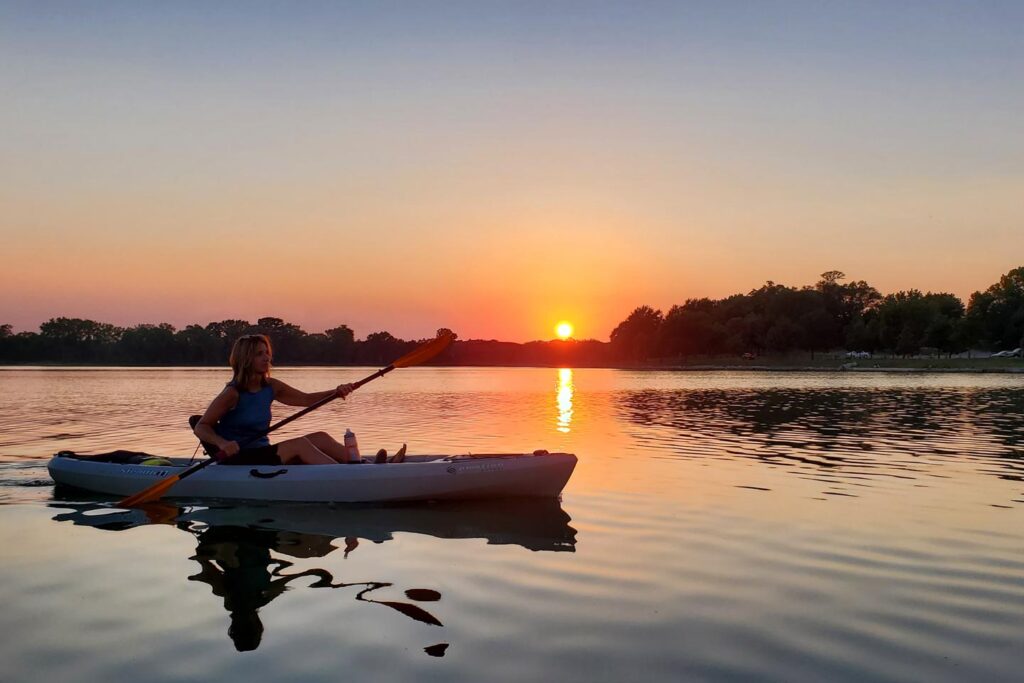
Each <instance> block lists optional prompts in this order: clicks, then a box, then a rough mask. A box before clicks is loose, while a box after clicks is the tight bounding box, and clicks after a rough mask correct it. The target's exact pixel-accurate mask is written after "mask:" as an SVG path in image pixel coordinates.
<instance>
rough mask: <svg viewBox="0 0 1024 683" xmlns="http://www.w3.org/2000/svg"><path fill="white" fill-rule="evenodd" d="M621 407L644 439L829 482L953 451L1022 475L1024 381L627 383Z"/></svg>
mask: <svg viewBox="0 0 1024 683" xmlns="http://www.w3.org/2000/svg"><path fill="white" fill-rule="evenodd" d="M617 409H618V412H619V414H620V416H621V417H622V418H624V419H626V420H627V421H629V422H631V423H634V424H637V425H641V426H643V427H645V429H644V431H643V432H642V433H640V434H639V435H638V437H637V438H638V439H639V440H640V441H641V442H643V443H644V445H645V446H647V447H650V448H654V449H661V450H666V451H671V452H672V453H673V454H674V455H676V456H680V457H687V458H690V457H692V458H701V459H707V458H723V459H735V458H749V459H754V460H758V461H761V462H763V463H765V464H768V465H772V466H782V467H783V470H784V471H791V472H794V473H798V474H801V475H805V476H810V474H811V473H813V476H814V477H817V478H818V479H820V480H821V481H825V482H828V483H839V482H845V483H846V484H852V483H853V482H856V484H857V485H858V486H866V485H870V481H871V480H872V479H878V478H882V477H884V478H890V479H891V478H893V477H895V478H903V479H916V478H919V477H925V476H936V474H935V472H936V466H941V465H948V464H950V463H952V462H954V461H955V462H961V463H970V465H971V467H972V468H973V469H975V470H976V471H979V472H983V473H986V474H992V475H995V476H997V477H999V478H1001V479H1007V480H1013V481H1019V480H1021V476H1022V475H1024V467H1022V460H1024V450H1022V440H1024V436H1022V435H1024V392H1021V391H1019V390H1012V389H991V390H990V389H929V390H927V391H921V390H913V389H897V390H881V389H877V388H871V389H856V388H848V389H817V390H809V389H807V388H799V389H795V388H792V389H791V388H780V389H752V388H743V389H689V390H640V391H628V392H624V393H622V394H621V395H620V398H619V401H618V403H617ZM830 495H841V493H839V492H834V491H833V492H830ZM845 495H852V494H851V493H850V492H847V493H846V494H845Z"/></svg>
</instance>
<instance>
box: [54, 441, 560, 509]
mask: <svg viewBox="0 0 1024 683" xmlns="http://www.w3.org/2000/svg"><path fill="white" fill-rule="evenodd" d="M194 464H195V462H194V461H193V460H192V459H190V458H163V457H159V456H153V455H149V454H146V453H133V452H130V451H114V452H113V453H106V454H101V455H92V456H89V455H80V454H77V453H74V452H71V451H61V452H60V453H57V454H56V455H55V456H53V458H52V459H51V460H50V463H49V465H48V469H49V471H50V476H51V477H52V478H53V481H54V482H55V483H56V484H57V485H58V486H69V487H73V488H77V489H84V490H86V491H92V492H95V493H104V494H110V495H115V496H129V495H132V494H135V493H138V492H140V491H142V490H144V489H146V488H148V487H150V486H152V485H153V484H156V483H157V482H159V481H160V480H162V479H164V478H166V477H170V476H173V475H175V474H179V473H181V472H182V471H184V470H185V469H186V468H187V467H189V466H191V465H194ZM575 467H576V456H575V455H573V454H571V453H548V452H547V451H534V452H533V453H523V454H519V453H495V454H482V455H478V454H467V455H410V456H407V457H406V459H405V462H402V463H382V464H373V463H369V462H363V463H360V464H347V465H290V466H289V465H258V466H228V465H214V466H213V467H207V468H205V469H203V470H201V471H199V472H196V473H195V474H194V475H192V476H189V477H187V478H185V479H183V480H181V481H179V482H177V483H176V484H175V485H174V486H173V487H172V488H171V489H170V491H168V492H167V494H165V497H168V498H223V499H233V500H256V501H288V502H306V503H320V502H324V503H390V502H403V501H421V500H469V499H482V498H509V497H539V498H555V497H557V496H558V495H559V494H560V493H561V492H562V489H563V488H564V487H565V484H566V482H568V481H569V477H570V476H571V475H572V472H573V469H574V468H575Z"/></svg>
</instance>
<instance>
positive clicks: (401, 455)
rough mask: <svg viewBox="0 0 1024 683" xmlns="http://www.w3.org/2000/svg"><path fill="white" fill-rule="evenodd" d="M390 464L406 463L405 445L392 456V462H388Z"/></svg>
mask: <svg viewBox="0 0 1024 683" xmlns="http://www.w3.org/2000/svg"><path fill="white" fill-rule="evenodd" d="M388 462H405V444H404V443H403V444H402V447H401V448H399V449H398V452H397V453H395V454H394V455H393V456H391V460H388Z"/></svg>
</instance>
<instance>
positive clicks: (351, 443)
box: [345, 429, 360, 462]
mask: <svg viewBox="0 0 1024 683" xmlns="http://www.w3.org/2000/svg"><path fill="white" fill-rule="evenodd" d="M345 452H346V453H348V461H349V462H359V460H360V458H359V444H358V443H357V442H356V434H355V432H353V431H352V430H351V429H346V430H345Z"/></svg>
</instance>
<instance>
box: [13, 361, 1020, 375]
mask: <svg viewBox="0 0 1024 683" xmlns="http://www.w3.org/2000/svg"><path fill="white" fill-rule="evenodd" d="M1000 360H1004V359H1000ZM1011 360H1012V359H1011ZM979 361H980V362H979ZM986 361H987V359H978V360H975V361H973V362H972V364H970V365H966V364H964V365H953V366H950V365H947V366H938V365H926V364H924V363H925V361H924V359H921V361H919V362H920V363H921V364H914V365H872V366H863V365H852V366H851V364H849V363H846V364H837V362H836V361H831V362H829V363H824V362H823V363H822V364H821V365H776V364H770V365H758V364H748V363H743V364H740V363H737V364H735V365H734V364H719V363H707V364H693V365H669V364H665V365H654V364H642V365H574V366H564V365H429V366H424V367H432V368H467V369H472V368H524V369H525V368H552V369H553V368H561V367H571V368H572V369H578V370H583V369H599V370H626V371H643V372H737V371H739V372H844V373H845V372H861V373H886V372H893V373H912V374H913V373H916V374H923V373H940V374H970V373H974V374H990V375H991V374H996V375H999V374H1002V375H1019V374H1024V363H1021V362H1019V361H1018V362H1017V363H1015V364H1013V365H1002V364H1001V365H996V366H991V367H983V366H981V363H984V362H986ZM945 362H946V363H948V362H949V361H945ZM275 367H276V368H277V369H280V370H292V369H302V368H372V367H376V366H373V365H322V364H313V363H310V364H297V365H277V366H275ZM104 369H109V370H224V371H225V372H228V371H229V369H228V368H227V367H226V366H219V365H110V364H89V363H31V364H29V363H26V364H23V365H17V364H14V365H0V371H12V370H104Z"/></svg>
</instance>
